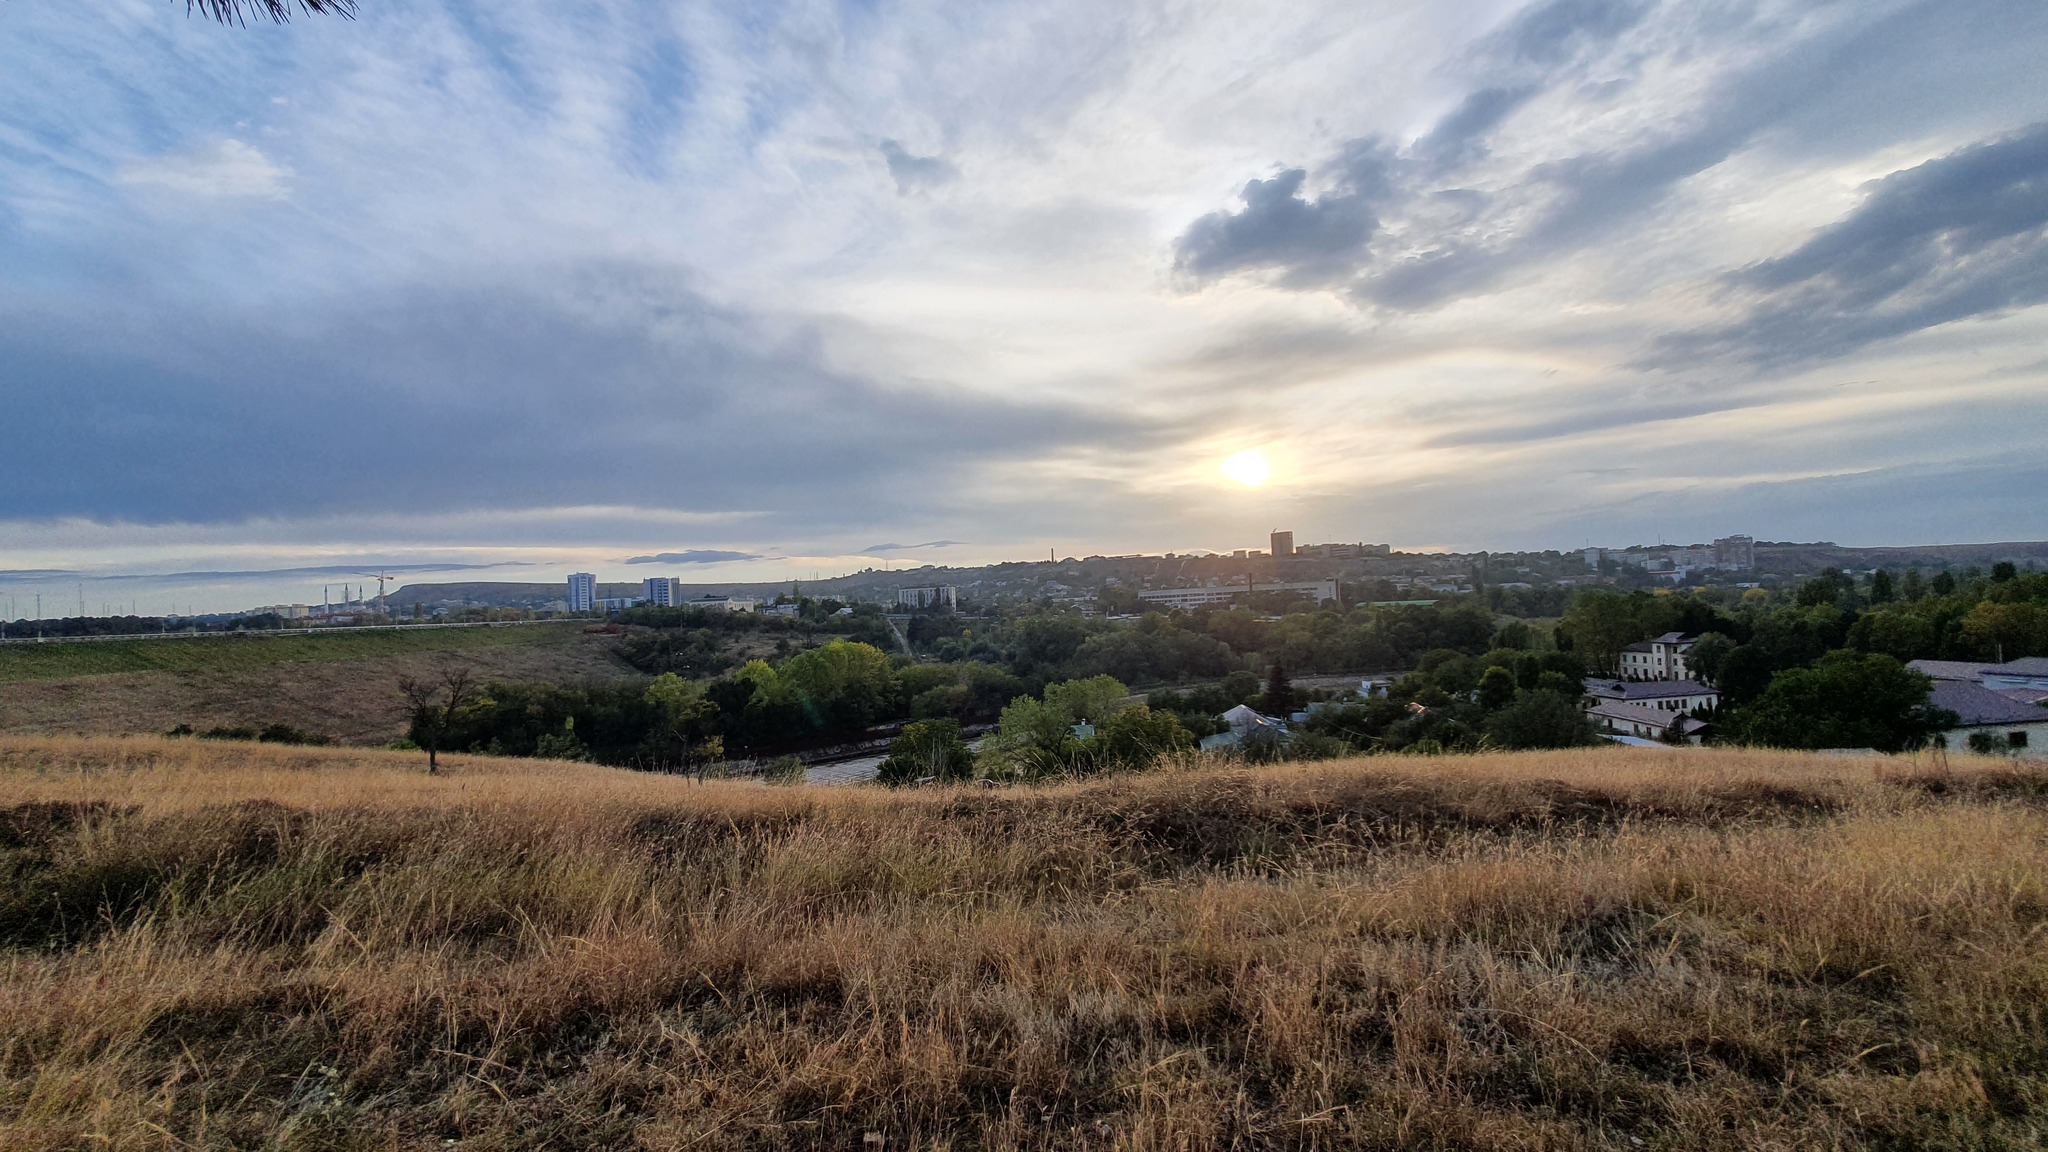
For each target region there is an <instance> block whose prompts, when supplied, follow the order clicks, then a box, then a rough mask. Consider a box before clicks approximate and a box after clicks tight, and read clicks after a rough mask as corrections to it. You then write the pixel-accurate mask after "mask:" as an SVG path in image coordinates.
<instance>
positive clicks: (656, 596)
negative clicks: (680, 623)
mask: <svg viewBox="0 0 2048 1152" xmlns="http://www.w3.org/2000/svg"><path fill="white" fill-rule="evenodd" d="M681 584H682V581H680V580H678V579H676V578H675V577H673V576H650V577H648V578H647V579H645V580H642V581H641V582H640V588H641V592H640V602H641V603H643V604H652V605H654V606H655V607H657V608H672V607H674V606H675V603H676V601H678V600H681V599H682V598H683V597H682V589H681V587H680V586H681Z"/></svg>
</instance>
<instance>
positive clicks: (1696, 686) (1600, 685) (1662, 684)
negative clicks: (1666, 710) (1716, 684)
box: [1586, 680, 1717, 700]
mask: <svg viewBox="0 0 2048 1152" xmlns="http://www.w3.org/2000/svg"><path fill="white" fill-rule="evenodd" d="M1586 694H1587V695H1588V696H1601V697H1605V698H1607V699H1610V700H1669V699H1671V698H1672V697H1674V696H1713V695H1717V693H1716V692H1715V690H1714V689H1712V688H1709V687H1707V686H1706V685H1705V684H1702V683H1700V682H1699V681H1697V680H1588V681H1586Z"/></svg>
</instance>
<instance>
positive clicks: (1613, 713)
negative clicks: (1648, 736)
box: [1586, 700, 1709, 736]
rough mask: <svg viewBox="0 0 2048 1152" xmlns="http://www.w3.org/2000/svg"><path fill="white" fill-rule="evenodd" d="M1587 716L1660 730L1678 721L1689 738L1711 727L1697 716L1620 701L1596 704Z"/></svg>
mask: <svg viewBox="0 0 2048 1152" xmlns="http://www.w3.org/2000/svg"><path fill="white" fill-rule="evenodd" d="M1586 715H1588V716H1598V717H1601V718H1604V719H1610V720H1633V721H1635V722H1636V723H1638V724H1651V725H1655V726H1657V727H1659V728H1669V727H1670V726H1671V725H1672V722H1674V721H1676V722H1677V724H1678V730H1679V731H1680V732H1683V733H1685V734H1686V735H1688V736H1690V735H1692V734H1693V733H1695V732H1699V731H1701V730H1703V729H1705V728H1707V727H1709V725H1708V724H1707V722H1706V721H1704V720H1701V719H1700V718H1698V717H1697V716H1688V715H1686V714H1685V713H1683V712H1667V711H1665V710H1663V709H1661V708H1651V707H1648V706H1647V705H1643V704H1624V703H1622V702H1621V701H1619V700H1609V701H1607V702H1605V703H1601V704H1595V705H1594V706H1593V707H1591V708H1588V709H1586Z"/></svg>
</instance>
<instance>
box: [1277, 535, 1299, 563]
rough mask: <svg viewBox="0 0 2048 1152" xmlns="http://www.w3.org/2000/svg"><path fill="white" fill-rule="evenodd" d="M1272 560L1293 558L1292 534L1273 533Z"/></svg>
mask: <svg viewBox="0 0 2048 1152" xmlns="http://www.w3.org/2000/svg"><path fill="white" fill-rule="evenodd" d="M1272 543H1273V559H1275V560H1288V559H1292V558H1293V556H1294V533H1292V532H1275V533H1273V541H1272Z"/></svg>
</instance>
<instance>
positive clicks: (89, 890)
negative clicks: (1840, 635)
mask: <svg viewBox="0 0 2048 1152" xmlns="http://www.w3.org/2000/svg"><path fill="white" fill-rule="evenodd" d="M1973 759H1974V758H1973ZM447 763H448V764H449V765H450V771H449V772H448V774H447V775H445V776H443V777H440V778H429V777H427V776H425V775H424V773H423V772H422V770H421V769H422V765H421V764H420V761H419V758H418V757H417V756H407V755H402V754H397V753H384V752H371V751H351V750H328V749H296V748H283V747H274V746H248V745H242V746H227V745H220V744H207V743H199V742H193V741H166V740H151V739H133V740H106V739H98V740H85V739H56V738H49V739H32V738H21V737H13V738H6V739H0V813H4V815H0V853H4V855H0V867H4V870H5V873H6V875H7V879H8V882H7V884H6V885H5V887H4V889H0V892H4V895H0V933H4V936H5V947H6V951H5V952H4V954H0V956H4V959H0V963H4V964H5V979H4V980H0V1146H5V1147H7V1148H10V1149H41V1148H82V1147H93V1148H101V1147H105V1148H253V1147H280V1148H308V1149H311V1148H320V1149H343V1148H363V1149H382V1148H422V1149H424V1148H443V1147H464V1148H508V1149H509V1148H534V1147H551V1148H564V1149H569V1148H619V1149H625V1148H648V1149H686V1148H688V1149H707V1148H862V1147H867V1148H873V1147H876V1146H877V1145H876V1144H875V1141H876V1140H880V1141H882V1143H881V1144H880V1146H881V1147H883V1148H952V1149H969V1148H1045V1149H1052V1148H1101V1149H1111V1148H1116V1149H1201V1148H1358V1147H1368V1148H1370V1147H1383V1148H1528V1149H1538V1148H1542V1149H1575V1148H1613V1149H1637V1148H1671V1149H1678V1148H1686V1149H1691V1148H1752V1149H1764V1148H1795V1147H1796V1148H1858V1147H1868V1148H1905V1147H1955V1148H2000V1147H2005V1148H2038V1147H2040V1141H2041V1136H2042V1131H2043V1123H2044V1117H2048V940H2044V933H2048V928H2044V924H2048V776H2044V775H2042V774H2039V773H2031V774H2030V773H2029V772H2028V771H2027V770H2024V769H2021V768H2019V767H2017V766H2014V765H2009V764H2000V763H1996V762H1988V761H1982V760H1977V761H1975V762H1974V763H1972V764H1971V765H1969V766H1967V767H1965V766H1963V764H1962V763H1961V761H1958V762H1957V765H1956V766H1955V768H1954V769H1953V770H1951V769H1950V768H1949V767H1948V766H1947V765H1944V764H1939V763H1933V762H1919V763H1916V762H1913V761H1878V760H1872V759H1855V758H1831V757H1814V756H1802V755H1797V754H1755V753H1742V752H1719V751H1696V750H1695V751H1680V750H1672V751H1661V750H1627V749H1613V750H1601V751H1577V752H1570V753H1544V754H1521V755H1499V756H1485V757H1469V758H1453V757H1443V758H1433V759H1432V758H1402V757H1383V758H1379V759H1372V760H1357V761H1349V762H1326V763H1321V764H1314V765H1303V766H1285V767H1280V768H1273V769H1258V770H1246V769H1241V768H1239V769H1232V768H1227V767H1201V766H1187V767H1183V768H1178V769H1171V770H1165V771H1161V772H1157V773H1152V774H1148V775H1142V776H1129V777H1122V778H1117V779H1111V780H1106V781H1100V782H1094V783H1087V784H1076V785H1066V786H1060V787H1053V788H1045V789H1036V790H1024V789H1018V790H1006V789H989V790H981V789H961V790H924V791H917V792H910V793H887V792H882V791H877V790H865V789H842V790H817V789H776V788H769V787H764V786H759V785H746V784H738V783H717V782H713V783H708V784H695V783H691V782H689V781H687V780H683V779H677V778H668V777H655V776H646V775H635V774H631V773H626V772H620V771H614V770H609V769H602V768H595V767H591V766H586V765H575V764H560V763H549V762H536V761H494V760H488V759H482V758H464V757H449V758H447ZM864 1141H865V1143H864Z"/></svg>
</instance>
